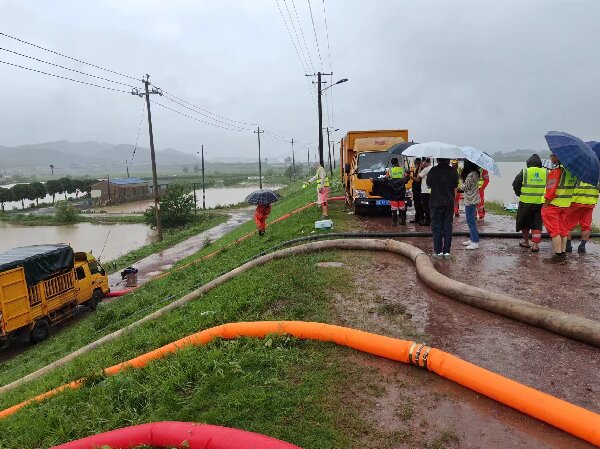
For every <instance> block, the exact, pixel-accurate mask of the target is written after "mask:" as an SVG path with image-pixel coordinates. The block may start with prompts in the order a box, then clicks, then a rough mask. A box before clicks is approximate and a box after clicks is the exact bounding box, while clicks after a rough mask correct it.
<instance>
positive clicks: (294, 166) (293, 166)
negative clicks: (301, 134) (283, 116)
mask: <svg viewBox="0 0 600 449" xmlns="http://www.w3.org/2000/svg"><path fill="white" fill-rule="evenodd" d="M291 143H292V179H295V178H296V156H295V155H294V138H292V142H291Z"/></svg>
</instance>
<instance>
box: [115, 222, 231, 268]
mask: <svg viewBox="0 0 600 449" xmlns="http://www.w3.org/2000/svg"><path fill="white" fill-rule="evenodd" d="M195 217H196V218H195V219H194V221H193V222H192V223H191V224H188V225H187V226H185V227H183V228H179V229H164V231H163V240H162V241H161V242H154V243H150V244H148V245H145V246H142V247H141V248H138V249H135V250H133V251H130V252H129V253H127V254H124V255H123V256H121V257H118V258H116V259H114V260H111V261H107V262H105V263H104V265H105V267H104V268H105V269H106V270H107V271H108V272H109V273H114V272H115V271H118V270H121V269H123V268H125V267H128V266H130V265H132V264H133V263H135V262H137V261H138V260H140V259H143V258H144V257H147V256H149V255H150V254H154V253H156V252H158V251H162V250H163V249H166V248H170V247H171V246H173V245H176V244H177V243H180V242H182V241H184V240H186V239H188V238H190V237H192V236H194V235H196V234H199V233H201V232H204V231H206V230H208V229H210V228H212V227H214V226H217V225H218V224H221V223H224V222H225V221H227V218H228V215H226V214H220V213H216V212H202V213H200V214H198V215H196V216H195Z"/></svg>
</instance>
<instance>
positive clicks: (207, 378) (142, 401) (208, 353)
mask: <svg viewBox="0 0 600 449" xmlns="http://www.w3.org/2000/svg"><path fill="white" fill-rule="evenodd" d="M284 196H285V198H284V199H283V200H281V201H280V202H278V203H276V204H275V206H274V208H273V212H272V217H271V218H272V219H273V218H277V217H279V216H281V215H283V214H285V213H288V212H290V211H291V210H293V209H296V208H297V207H300V206H303V205H305V204H306V203H308V202H309V201H311V200H313V196H314V191H312V189H307V190H304V191H302V190H300V189H299V188H298V185H297V184H296V185H294V186H292V187H290V188H288V189H286V190H285V191H284ZM331 215H332V218H333V220H334V222H335V223H336V230H344V226H345V225H344V223H345V222H346V221H347V215H346V213H345V211H344V210H343V207H342V205H341V204H338V205H337V206H336V207H332V210H331ZM319 216H320V211H319V210H318V209H317V208H316V207H315V209H309V210H307V211H304V212H303V213H300V214H297V215H293V216H292V217H290V218H289V219H287V220H285V221H282V222H280V223H277V224H276V225H274V226H273V227H270V228H268V229H267V234H266V235H265V236H264V237H262V238H260V237H258V236H253V237H252V238H250V239H248V240H245V241H244V242H241V243H239V244H237V245H235V246H232V247H230V248H229V249H227V250H225V251H223V252H222V253H221V254H219V255H218V256H216V257H214V258H212V259H210V260H209V261H206V262H203V263H201V264H198V265H193V266H190V267H187V268H185V269H182V270H180V271H177V272H175V273H174V274H172V275H171V276H167V277H165V278H163V279H160V280H156V281H152V282H150V283H148V284H146V285H144V286H143V287H142V288H140V289H139V290H137V291H136V292H135V293H133V294H131V295H128V296H125V297H122V298H120V299H119V300H116V301H114V302H112V303H109V304H103V305H101V307H99V308H98V310H97V311H96V312H95V313H93V314H89V315H88V316H86V317H85V318H83V319H82V320H81V321H79V322H77V323H73V324H72V325H71V326H69V327H68V328H66V329H64V330H62V331H61V332H59V333H56V334H55V335H54V336H53V337H51V338H50V339H49V340H47V341H45V342H43V343H42V344H39V345H37V346H34V347H32V348H30V349H29V350H28V351H26V352H24V353H22V354H20V355H19V356H16V357H14V358H13V359H11V360H8V361H6V362H4V363H2V364H1V365H0V370H1V372H0V383H2V384H6V383H8V382H10V381H12V380H15V379H17V378H20V377H22V376H23V375H24V374H26V373H29V372H32V371H34V370H35V369H38V368H40V367H42V366H44V365H46V364H48V363H49V362H51V361H53V360H56V359H58V358H60V357H61V356H62V355H65V354H67V353H70V352H71V351H73V350H74V349H77V348H79V347H81V346H83V345H85V344H86V343H89V342H91V341H94V340H96V339H98V338H99V337H101V336H102V335H104V334H107V333H109V332H110V331H113V330H115V329H118V328H121V327H123V326H124V325H126V324H127V323H129V322H132V321H135V320H137V319H139V318H141V317H142V316H144V315H146V314H148V313H150V311H152V310H155V309H157V308H159V307H161V306H163V305H164V304H166V303H168V302H169V301H171V300H173V299H175V298H179V297H181V296H182V295H184V294H185V293H187V292H189V291H190V290H192V289H193V288H195V287H197V286H199V285H201V284H205V283H206V282H208V281H210V280H212V279H214V278H215V277H217V276H218V274H219V273H221V272H223V271H227V270H231V269H232V268H234V267H236V266H238V265H239V264H240V263H241V262H242V261H243V260H245V259H247V258H249V257H251V256H253V255H254V254H256V253H258V252H260V251H262V250H265V249H267V248H269V247H271V246H274V245H276V244H278V243H280V242H282V241H285V240H288V239H292V238H295V237H298V236H302V235H308V234H310V233H312V232H314V229H313V227H314V226H313V223H314V221H315V220H316V219H318V218H319ZM253 229H254V224H253V223H247V224H245V225H242V226H241V227H240V228H238V229H237V230H235V231H234V232H232V233H230V234H228V235H226V236H225V237H224V238H222V239H220V240H219V241H217V242H215V243H213V244H211V245H209V247H207V248H206V249H204V250H202V251H201V252H199V253H198V254H196V255H194V256H192V257H190V258H188V259H187V260H186V261H182V262H181V263H185V262H188V261H191V260H194V259H198V258H199V257H201V256H202V255H203V254H206V253H208V252H212V251H214V250H215V249H217V248H219V247H223V246H225V245H227V244H228V243H229V242H231V241H233V240H234V239H236V238H239V237H240V236H242V235H244V234H246V233H247V232H249V231H251V230H253ZM339 257H340V256H339V254H338V253H337V252H322V253H314V254H309V255H305V256H300V257H296V258H290V259H284V260H279V261H276V262H273V263H270V264H268V265H265V266H263V267H259V268H256V269H254V270H252V271H251V272H247V273H244V274H242V275H240V276H238V277H236V278H235V279H233V280H232V281H229V282H228V283H226V284H224V285H223V286H221V287H218V288H216V289H214V290H213V291H211V292H210V293H208V294H207V295H205V296H204V297H202V298H200V299H198V300H196V301H192V302H191V303H188V304H187V305H186V306H184V307H182V308H180V309H177V310H175V311H172V312H171V313H169V314H167V315H166V316H164V317H163V318H161V319H160V320H156V321H153V322H151V323H147V324H146V325H144V326H141V327H139V328H137V329H136V331H135V332H131V333H129V334H127V335H126V336H123V337H121V338H120V339H118V340H116V341H114V342H111V343H108V344H106V345H104V346H102V347H101V348H98V349H97V350H95V351H93V352H92V353H89V354H86V355H84V356H82V357H80V358H78V359H77V360H75V361H74V362H72V363H70V364H68V365H66V366H64V367H61V368H59V369H57V370H55V371H53V372H52V373H50V374H48V375H47V376H44V377H43V378H41V379H39V380H37V381H34V382H32V383H30V384H27V385H25V386H23V387H21V388H19V389H17V390H15V391H13V392H9V393H7V394H5V395H3V396H1V397H0V407H6V406H10V405H13V404H15V403H17V402H19V401H21V400H24V399H27V398H29V397H31V396H33V395H35V394H38V393H41V392H43V391H46V390H48V389H50V388H53V387H56V386H57V385H60V384H62V383H65V382H66V381H70V380H73V379H76V378H79V377H82V376H86V375H90V374H91V373H97V372H99V370H100V368H102V367H105V366H107V365H111V364H113V363H116V362H118V361H122V360H126V359H128V358H131V357H133V356H135V355H138V354H141V353H144V352H146V351H148V350H150V349H153V348H156V347H158V346H161V345H163V344H166V343H168V342H171V341H173V340H175V339H177V338H181V337H183V336H185V335H189V334H190V333H193V332H196V331H198V330H199V329H205V328H208V327H212V326H215V325H218V324H222V323H226V322H231V321H242V320H263V319H301V320H315V321H328V320H329V318H330V306H329V293H328V290H329V289H331V288H336V286H337V287H339V288H340V289H342V290H345V289H347V288H348V286H347V284H348V280H347V277H348V276H347V274H346V272H345V268H328V269H321V270H317V269H315V264H316V263H317V262H320V261H331V260H338V259H339ZM274 280H276V282H274ZM343 354H344V350H343V349H339V348H335V347H333V346H332V345H329V344H325V343H319V342H308V341H299V340H296V339H291V338H284V337H279V338H270V339H267V340H251V339H242V340H237V341H229V342H227V341H217V342H214V343H212V344H210V345H208V346H207V347H200V348H190V349H187V350H185V351H181V352H179V353H177V354H174V355H172V356H169V357H167V358H165V359H163V360H160V361H157V362H156V363H152V364H151V365H150V366H149V367H147V368H146V369H143V370H131V371H127V372H124V373H121V374H119V375H117V376H114V377H110V378H106V379H105V378H103V377H101V376H96V377H93V380H90V381H89V382H88V384H87V385H86V386H85V387H83V388H81V389H79V390H76V391H69V392H65V393H61V394H59V395H57V396H56V397H54V398H52V399H49V400H46V401H44V402H43V403H41V404H36V405H32V406H29V407H26V408H24V409H22V410H21V411H19V412H18V413H17V414H15V415H13V416H11V417H9V418H7V419H4V420H1V421H0V447H1V448H2V449H5V448H6V449H11V448H22V447H31V448H37V447H48V446H51V445H54V444H58V443H62V442H65V441H68V440H70V439H74V438H78V437H82V436H86V435H89V434H91V433H96V432H100V431H105V430H109V429H113V428H116V427H120V426H124V425H131V424H135V423H142V422H149V421H156V420H189V421H198V422H207V423H213V424H220V425H226V426H233V427H238V428H242V429H246V430H251V431H256V432H261V433H265V434H268V435H271V436H274V437H276V438H281V439H284V440H287V441H291V442H293V443H295V444H298V445H300V446H302V447H305V448H328V447H330V448H337V447H347V446H348V445H349V444H350V441H349V438H350V437H349V436H348V435H347V432H346V431H345V430H344V429H345V428H347V426H348V425H352V423H354V424H356V420H357V419H358V418H357V417H348V416H344V417H343V423H344V424H343V425H341V424H340V422H341V421H340V419H341V418H340V417H339V416H338V415H337V414H336V412H338V411H339V410H340V408H341V407H343V404H342V403H340V401H339V397H340V395H341V394H338V393H339V389H340V388H341V387H340V383H339V382H338V380H339V379H340V377H341V376H343V373H344V372H345V371H344V370H345V369H346V367H345V364H346V362H345V359H344V357H343ZM117 404H118V405H117ZM32 423H35V425H32ZM357 426H358V425H357Z"/></svg>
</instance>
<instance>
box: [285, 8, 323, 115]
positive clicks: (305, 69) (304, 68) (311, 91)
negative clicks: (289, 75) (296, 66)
mask: <svg viewBox="0 0 600 449" xmlns="http://www.w3.org/2000/svg"><path fill="white" fill-rule="evenodd" d="M275 4H276V5H277V9H278V10H279V14H281V20H283V24H284V25H285V29H286V30H287V33H288V36H289V37H290V41H292V45H293V47H294V51H295V52H296V56H298V61H299V62H300V66H301V67H302V71H303V72H304V73H305V74H307V73H309V67H307V66H306V65H305V63H304V61H303V60H302V58H301V57H300V52H299V51H298V47H297V46H296V42H295V41H294V38H293V37H292V33H291V31H290V28H289V26H288V24H287V21H286V20H285V17H284V15H283V11H282V9H281V6H280V5H279V0H275ZM306 82H307V83H308V92H309V96H310V97H311V98H312V99H313V102H315V106H316V100H315V94H316V93H317V92H316V90H315V87H314V86H313V85H312V83H311V82H310V80H309V79H308V78H307V79H306Z"/></svg>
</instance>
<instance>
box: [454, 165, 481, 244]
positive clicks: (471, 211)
mask: <svg viewBox="0 0 600 449" xmlns="http://www.w3.org/2000/svg"><path fill="white" fill-rule="evenodd" d="M460 177H461V179H462V185H463V192H464V199H465V219H466V220H467V225H468V226H469V240H467V241H464V242H463V245H464V246H465V249H468V250H473V249H478V248H479V232H478V230H477V205H478V204H479V184H478V181H479V167H478V166H477V165H476V164H474V163H473V162H471V161H468V160H466V161H465V167H464V168H463V170H462V172H461V174H460ZM455 215H456V214H455Z"/></svg>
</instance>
